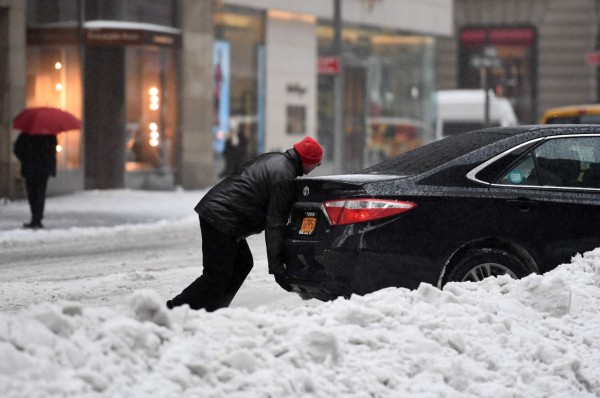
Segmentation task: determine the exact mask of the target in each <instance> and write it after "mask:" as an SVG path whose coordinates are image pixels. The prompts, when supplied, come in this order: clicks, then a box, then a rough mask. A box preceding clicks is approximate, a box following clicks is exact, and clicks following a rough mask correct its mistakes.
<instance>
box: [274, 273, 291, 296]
mask: <svg viewBox="0 0 600 398" xmlns="http://www.w3.org/2000/svg"><path fill="white" fill-rule="evenodd" d="M273 276H274V277H275V282H277V284H278V285H279V286H281V288H282V289H283V290H285V291H287V292H291V291H292V286H290V280H289V278H288V276H287V274H286V273H285V272H280V273H278V274H275V275H273Z"/></svg>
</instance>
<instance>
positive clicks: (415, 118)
mask: <svg viewBox="0 0 600 398" xmlns="http://www.w3.org/2000/svg"><path fill="white" fill-rule="evenodd" d="M332 38H333V29H332V28H331V26H330V25H328V24H321V25H320V26H319V28H318V39H319V55H320V56H327V55H330V54H331V43H332ZM342 38H343V63H344V80H345V84H344V86H345V90H346V92H345V95H344V98H345V105H344V112H345V115H344V126H343V129H344V145H345V148H344V151H343V153H344V154H345V156H344V157H345V158H346V159H345V160H344V161H345V162H346V163H348V162H350V163H348V164H346V165H344V168H345V169H346V171H355V170H357V169H359V168H362V167H366V166H369V165H372V164H375V163H377V162H379V161H382V160H385V159H388V158H391V157H394V156H398V155H399V154H401V153H404V152H406V151H409V150H411V149H414V148H416V147H418V146H420V145H423V144H426V143H428V142H431V141H432V140H433V139H434V130H433V124H434V123H433V120H434V113H435V112H434V111H435V110H434V104H433V96H432V93H433V91H434V58H433V57H434V45H435V41H434V39H433V38H432V37H429V36H417V35H409V34H402V33H398V32H391V31H382V30H375V29H373V30H370V29H363V28H345V29H344V31H343V33H342ZM332 83H333V76H329V75H321V76H320V77H319V110H318V113H319V126H318V135H319V139H320V140H321V141H322V142H325V143H332V142H333V133H332V132H333V128H332V126H333V91H332V90H333V84H332ZM358 99H360V100H358ZM328 146H331V145H328ZM326 155H327V156H331V151H328V153H327V154H326Z"/></svg>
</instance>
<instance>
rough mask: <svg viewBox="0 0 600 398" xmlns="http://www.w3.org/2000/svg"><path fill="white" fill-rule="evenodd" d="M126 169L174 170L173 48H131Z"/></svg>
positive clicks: (127, 66)
mask: <svg viewBox="0 0 600 398" xmlns="http://www.w3.org/2000/svg"><path fill="white" fill-rule="evenodd" d="M126 70H127V125H126V135H127V136H126V151H127V152H126V170H127V171H141V170H148V169H156V168H167V169H168V168H172V167H174V148H175V139H176V137H175V134H174V133H175V124H176V117H177V115H176V92H177V91H176V73H175V72H176V70H175V61H174V54H173V51H172V50H171V49H168V48H160V47H157V46H139V47H130V48H128V49H127V55H126Z"/></svg>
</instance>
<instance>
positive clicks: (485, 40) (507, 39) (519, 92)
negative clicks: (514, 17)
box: [459, 26, 537, 124]
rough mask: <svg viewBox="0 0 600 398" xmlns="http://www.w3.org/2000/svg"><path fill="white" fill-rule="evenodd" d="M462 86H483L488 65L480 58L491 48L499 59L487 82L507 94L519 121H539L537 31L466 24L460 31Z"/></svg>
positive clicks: (494, 88) (531, 28) (497, 91)
mask: <svg viewBox="0 0 600 398" xmlns="http://www.w3.org/2000/svg"><path fill="white" fill-rule="evenodd" d="M459 43H460V65H459V67H460V70H459V79H460V80H459V82H460V87H462V88H482V85H483V82H484V81H485V80H484V79H483V76H484V73H486V72H485V70H484V69H485V68H482V67H481V65H480V63H478V62H477V61H478V60H479V59H481V58H482V57H484V55H485V53H486V52H489V51H490V50H491V51H492V53H493V54H494V60H495V61H496V62H495V64H494V66H493V67H491V68H489V70H488V79H489V81H488V84H489V87H490V88H491V89H493V90H494V91H495V93H496V95H497V96H503V97H506V98H508V99H509V100H510V101H511V103H512V105H513V107H514V109H515V113H516V114H517V119H518V121H519V123H522V124H528V123H529V124H530V123H535V122H536V121H537V110H536V107H535V104H536V101H537V99H536V95H537V94H536V89H535V83H536V80H535V65H536V59H535V57H536V43H537V35H536V30H535V28H534V27H531V26H518V27H510V26H498V27H492V28H489V27H466V28H464V29H463V30H461V32H460V34H459Z"/></svg>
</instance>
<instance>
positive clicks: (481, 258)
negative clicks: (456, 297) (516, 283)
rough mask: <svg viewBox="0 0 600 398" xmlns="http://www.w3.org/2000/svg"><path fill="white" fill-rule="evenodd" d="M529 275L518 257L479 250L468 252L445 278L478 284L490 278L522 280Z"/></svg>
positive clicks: (495, 250)
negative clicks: (507, 277) (503, 277)
mask: <svg viewBox="0 0 600 398" xmlns="http://www.w3.org/2000/svg"><path fill="white" fill-rule="evenodd" d="M527 274H529V272H528V270H527V268H526V266H525V264H523V262H522V261H521V260H519V259H518V258H517V257H516V256H514V255H512V254H510V253H508V252H505V251H504V250H499V249H478V250H472V251H469V252H467V254H466V255H465V256H464V257H462V258H461V259H460V260H459V261H458V262H457V263H456V265H455V266H454V267H452V269H451V270H450V272H449V273H448V276H447V277H446V278H444V279H445V280H446V283H447V282H467V281H471V282H477V281H480V280H483V279H485V278H487V277H490V276H499V275H509V276H511V277H513V278H522V277H524V276H526V275H527Z"/></svg>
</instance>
